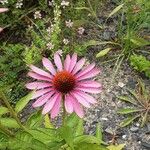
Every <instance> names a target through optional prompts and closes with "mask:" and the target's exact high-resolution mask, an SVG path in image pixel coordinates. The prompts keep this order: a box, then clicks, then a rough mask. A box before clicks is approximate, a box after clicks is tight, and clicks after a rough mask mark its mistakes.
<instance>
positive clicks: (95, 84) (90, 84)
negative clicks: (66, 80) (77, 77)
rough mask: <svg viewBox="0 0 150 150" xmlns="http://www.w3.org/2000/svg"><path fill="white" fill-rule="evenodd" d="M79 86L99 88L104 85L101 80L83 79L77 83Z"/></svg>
mask: <svg viewBox="0 0 150 150" xmlns="http://www.w3.org/2000/svg"><path fill="white" fill-rule="evenodd" d="M77 86H78V87H95V88H99V87H102V85H101V84H100V83H99V82H96V81H92V80H88V81H84V80H83V81H81V82H78V83H77Z"/></svg>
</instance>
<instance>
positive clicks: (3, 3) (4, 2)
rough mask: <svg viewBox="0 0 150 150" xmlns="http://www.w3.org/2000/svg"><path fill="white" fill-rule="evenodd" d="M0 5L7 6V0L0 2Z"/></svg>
mask: <svg viewBox="0 0 150 150" xmlns="http://www.w3.org/2000/svg"><path fill="white" fill-rule="evenodd" d="M0 3H1V4H2V5H5V4H8V0H0Z"/></svg>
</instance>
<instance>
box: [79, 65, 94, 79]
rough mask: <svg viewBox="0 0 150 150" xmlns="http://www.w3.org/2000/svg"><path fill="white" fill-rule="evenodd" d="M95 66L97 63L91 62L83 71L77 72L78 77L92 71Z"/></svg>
mask: <svg viewBox="0 0 150 150" xmlns="http://www.w3.org/2000/svg"><path fill="white" fill-rule="evenodd" d="M94 67H95V64H94V63H93V64H90V65H88V66H87V67H85V68H84V69H83V70H82V71H80V72H79V73H77V75H76V78H79V77H81V76H83V75H85V74H86V73H88V72H90V71H91V70H92V69H93V68H94Z"/></svg>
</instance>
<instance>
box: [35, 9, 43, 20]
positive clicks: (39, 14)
mask: <svg viewBox="0 0 150 150" xmlns="http://www.w3.org/2000/svg"><path fill="white" fill-rule="evenodd" d="M41 18H42V15H41V12H40V11H36V12H35V13H34V19H41Z"/></svg>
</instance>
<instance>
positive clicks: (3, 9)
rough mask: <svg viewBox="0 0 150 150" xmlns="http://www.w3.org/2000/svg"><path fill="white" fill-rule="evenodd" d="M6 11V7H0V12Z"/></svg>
mask: <svg viewBox="0 0 150 150" xmlns="http://www.w3.org/2000/svg"><path fill="white" fill-rule="evenodd" d="M6 11H8V8H0V13H3V12H6Z"/></svg>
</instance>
